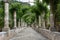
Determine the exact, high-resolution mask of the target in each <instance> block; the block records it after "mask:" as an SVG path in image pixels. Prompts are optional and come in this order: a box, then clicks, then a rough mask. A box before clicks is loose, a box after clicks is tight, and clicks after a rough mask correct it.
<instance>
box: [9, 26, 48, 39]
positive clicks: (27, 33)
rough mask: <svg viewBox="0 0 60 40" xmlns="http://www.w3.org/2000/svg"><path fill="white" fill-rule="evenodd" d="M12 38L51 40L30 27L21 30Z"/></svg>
mask: <svg viewBox="0 0 60 40" xmlns="http://www.w3.org/2000/svg"><path fill="white" fill-rule="evenodd" d="M10 40H49V39H47V38H45V37H44V36H42V35H41V34H39V33H37V32H36V31H35V30H33V29H32V28H30V27H28V28H25V29H23V30H22V31H20V32H19V33H18V34H17V35H16V36H15V37H13V38H12V39H10Z"/></svg>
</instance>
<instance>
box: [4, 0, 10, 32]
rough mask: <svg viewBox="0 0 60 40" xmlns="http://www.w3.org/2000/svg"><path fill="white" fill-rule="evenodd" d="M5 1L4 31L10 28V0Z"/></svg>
mask: <svg viewBox="0 0 60 40" xmlns="http://www.w3.org/2000/svg"><path fill="white" fill-rule="evenodd" d="M4 2H5V17H4V28H3V31H8V30H9V29H10V28H9V2H8V0H4Z"/></svg>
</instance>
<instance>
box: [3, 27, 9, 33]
mask: <svg viewBox="0 0 60 40" xmlns="http://www.w3.org/2000/svg"><path fill="white" fill-rule="evenodd" d="M9 30H10V28H3V29H2V31H4V32H8V31H9Z"/></svg>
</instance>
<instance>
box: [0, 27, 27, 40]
mask: <svg viewBox="0 0 60 40" xmlns="http://www.w3.org/2000/svg"><path fill="white" fill-rule="evenodd" d="M25 28H26V27H24V28H17V29H12V30H9V31H8V32H0V40H9V39H11V38H13V37H14V36H16V35H17V34H18V33H19V32H20V31H22V30H23V29H25Z"/></svg>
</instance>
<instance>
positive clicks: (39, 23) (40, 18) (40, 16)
mask: <svg viewBox="0 0 60 40" xmlns="http://www.w3.org/2000/svg"><path fill="white" fill-rule="evenodd" d="M39 27H41V16H39Z"/></svg>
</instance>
